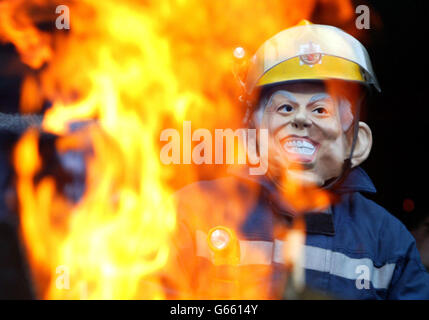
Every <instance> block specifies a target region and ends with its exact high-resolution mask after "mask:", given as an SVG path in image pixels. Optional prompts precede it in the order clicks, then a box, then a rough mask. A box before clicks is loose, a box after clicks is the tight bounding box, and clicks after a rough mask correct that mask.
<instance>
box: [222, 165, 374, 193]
mask: <svg viewBox="0 0 429 320" xmlns="http://www.w3.org/2000/svg"><path fill="white" fill-rule="evenodd" d="M229 173H231V174H233V175H235V176H237V177H239V178H242V179H245V180H250V181H252V182H256V183H258V184H260V185H261V186H263V187H264V188H266V189H267V190H269V191H275V188H276V187H275V186H274V184H273V183H272V182H271V181H270V180H269V179H268V178H267V177H266V176H252V175H249V174H248V170H236V169H233V168H231V169H230V170H229ZM336 192H338V193H349V192H367V193H376V192H377V189H376V188H375V186H374V184H373V182H372V180H371V178H370V177H369V176H368V174H367V173H366V172H365V170H363V169H362V168H361V167H355V168H353V169H352V170H350V172H349V174H348V175H347V177H346V178H345V179H344V181H343V182H342V183H341V185H340V186H338V187H337V188H336Z"/></svg>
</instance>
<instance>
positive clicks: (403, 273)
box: [388, 225, 429, 300]
mask: <svg viewBox="0 0 429 320" xmlns="http://www.w3.org/2000/svg"><path fill="white" fill-rule="evenodd" d="M398 231H399V233H396V234H395V240H394V242H393V243H396V245H394V247H395V251H396V253H397V254H400V256H399V258H398V260H397V262H396V267H395V271H394V273H393V276H392V280H391V283H390V287H389V292H388V298H389V299H401V300H429V274H428V272H427V271H426V269H425V267H424V266H423V264H422V262H421V259H420V254H419V252H418V250H417V247H416V242H415V240H414V238H413V236H412V235H411V234H410V233H409V232H408V230H406V228H405V227H404V226H403V225H401V226H400V230H398Z"/></svg>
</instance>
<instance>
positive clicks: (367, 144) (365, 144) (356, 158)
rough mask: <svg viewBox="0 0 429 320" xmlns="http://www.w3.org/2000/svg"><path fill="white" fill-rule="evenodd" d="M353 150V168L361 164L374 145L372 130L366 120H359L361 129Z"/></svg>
mask: <svg viewBox="0 0 429 320" xmlns="http://www.w3.org/2000/svg"><path fill="white" fill-rule="evenodd" d="M356 139H357V140H356V145H355V148H354V151H353V157H352V168H354V167H356V166H358V165H360V164H361V163H362V162H364V161H365V160H366V158H368V156H369V152H370V151H371V147H372V132H371V129H370V128H369V127H368V125H367V124H366V123H365V122H361V121H359V129H358V134H357V138H356Z"/></svg>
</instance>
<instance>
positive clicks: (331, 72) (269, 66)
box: [245, 20, 381, 95]
mask: <svg viewBox="0 0 429 320" xmlns="http://www.w3.org/2000/svg"><path fill="white" fill-rule="evenodd" d="M327 79H339V80H347V81H357V82H361V83H365V84H368V85H369V84H372V85H373V86H374V87H375V88H376V89H377V90H378V91H381V90H380V86H379V85H378V81H377V78H376V76H375V74H374V70H373V68H372V65H371V61H370V58H369V55H368V52H367V51H366V49H365V47H364V46H363V45H362V44H361V43H360V42H359V41H358V40H356V39H355V38H354V37H352V36H351V35H349V34H348V33H346V32H344V31H342V30H341V29H338V28H336V27H332V26H328V25H319V24H311V23H310V22H308V21H307V20H303V21H301V22H300V23H299V24H298V25H297V26H294V27H291V28H289V29H286V30H283V31H281V32H280V33H278V34H276V35H275V36H274V37H272V38H270V39H268V40H267V41H266V42H265V43H264V44H263V45H262V46H261V47H260V48H259V49H258V50H257V52H256V54H255V55H254V56H253V57H252V58H251V60H250V66H249V69H248V73H247V77H246V81H245V90H246V93H247V94H249V95H250V94H251V93H252V92H253V90H254V89H255V88H256V87H259V86H265V85H271V84H276V83H279V84H280V83H283V82H286V81H296V80H327Z"/></svg>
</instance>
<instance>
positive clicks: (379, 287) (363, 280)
mask: <svg viewBox="0 0 429 320" xmlns="http://www.w3.org/2000/svg"><path fill="white" fill-rule="evenodd" d="M243 84H244V95H243V97H242V101H243V102H244V103H245V105H246V107H247V108H248V112H247V113H246V122H247V124H248V125H249V127H251V128H256V129H266V130H268V131H269V136H270V139H269V145H268V146H267V147H268V150H269V157H268V163H267V164H266V165H267V169H268V170H267V173H266V174H265V175H264V176H252V175H249V174H247V175H246V174H243V171H240V172H239V173H237V174H234V175H232V176H231V177H227V178H222V179H217V180H214V181H201V182H198V183H196V184H193V185H190V186H188V187H186V188H184V189H182V190H180V191H179V192H178V193H177V204H178V211H179V214H180V215H179V225H180V228H179V229H178V230H179V231H178V232H179V233H178V238H179V239H180V240H179V241H178V251H177V252H178V256H179V260H180V257H186V258H183V259H182V261H181V262H180V265H181V267H182V268H183V272H184V275H185V276H186V275H187V277H188V279H189V281H190V287H189V290H193V292H197V296H200V297H203V298H204V297H210V294H211V292H212V291H213V288H215V286H214V285H213V284H212V285H209V283H212V282H210V281H211V280H212V279H207V277H208V275H210V276H213V277H215V278H216V277H218V276H219V272H218V271H216V272H215V273H210V272H206V271H207V270H209V269H210V268H212V267H213V266H214V268H216V267H222V265H224V266H226V265H228V262H225V261H224V260H225V257H228V256H229V255H231V254H232V255H234V257H235V258H231V259H229V261H233V262H231V263H230V266H231V265H232V266H233V267H234V268H242V270H249V269H251V270H253V271H252V274H253V277H252V280H253V281H254V282H255V288H256V287H258V285H259V286H260V288H261V291H260V294H261V295H263V294H264V293H263V290H268V291H269V292H270V293H268V296H269V297H273V298H281V297H283V296H284V295H282V294H281V290H280V291H279V289H278V285H279V284H280V283H281V284H284V281H283V280H284V276H283V275H284V272H285V270H287V269H285V268H284V264H285V260H284V258H283V255H282V250H283V248H284V246H285V243H284V232H279V230H288V229H287V228H288V227H290V226H293V225H294V221H296V220H297V219H304V221H305V230H306V237H305V244H304V246H303V252H304V253H303V259H302V267H303V269H304V270H305V272H304V279H305V286H306V287H308V288H311V289H313V290H316V291H318V292H323V293H325V294H328V295H329V296H331V297H337V298H347V299H429V276H428V274H427V273H426V271H425V268H424V267H423V265H422V263H421V261H420V257H419V254H418V251H417V249H416V244H415V241H414V238H413V237H412V235H411V234H410V233H409V232H408V231H407V230H406V228H405V227H404V226H403V225H402V223H401V222H400V221H399V220H397V219H396V218H395V217H393V216H392V215H391V214H390V213H389V212H387V211H386V210H385V209H383V208H382V207H380V206H379V205H377V204H376V203H374V202H373V201H371V200H369V199H367V198H366V197H365V196H364V194H365V193H374V192H376V189H375V187H374V185H373V183H372V182H371V180H370V178H369V177H368V175H367V174H366V173H365V172H364V170H363V169H362V168H361V167H360V166H359V165H360V164H361V163H362V162H364V161H365V159H366V158H367V157H368V155H369V153H370V150H371V146H372V134H371V130H370V128H369V127H368V125H367V124H365V123H364V122H362V121H359V114H360V109H361V107H362V106H363V105H364V104H365V101H366V97H367V96H368V92H369V91H370V90H372V88H375V89H376V90H378V91H380V87H379V84H378V82H377V79H376V77H375V74H374V70H373V68H372V66H371V62H370V58H369V56H368V53H367V51H366V49H365V48H364V47H363V45H362V44H361V43H360V42H359V41H358V40H356V39H355V38H354V37H352V36H351V35H349V34H347V33H345V32H344V31H342V30H340V29H338V28H335V27H332V26H327V25H317V24H311V23H309V22H308V21H303V22H302V23H300V24H299V25H297V26H294V27H292V28H289V29H286V30H284V31H282V32H280V33H278V34H277V35H275V36H274V37H273V38H271V39H269V40H267V41H266V42H265V43H264V44H263V45H262V46H261V47H260V49H259V50H258V51H257V52H256V54H255V55H254V56H253V58H252V59H251V63H250V67H249V70H248V73H247V77H246V79H245V80H244V81H243ZM296 183H298V184H299V186H300V188H301V189H302V190H305V191H306V190H308V192H304V194H305V195H306V196H307V198H305V199H304V200H305V202H306V203H312V204H314V205H313V206H309V207H308V206H307V207H305V209H302V208H303V207H302V206H301V207H299V206H297V205H296V204H295V203H294V202H295V201H294V200H296V199H294V197H296V194H292V195H291V194H290V193H291V188H290V185H291V184H296ZM315 187H316V190H317V191H318V192H317V193H312V192H311V191H312V190H315ZM320 192H322V193H323V194H325V193H328V194H329V195H330V197H329V201H328V202H327V203H324V204H321V203H320V202H317V201H312V200H314V199H312V198H311V197H313V195H314V196H316V195H320ZM288 194H289V195H288ZM243 217H244V218H243ZM279 225H280V226H285V228H286V229H281V228H277V226H279ZM224 249H225V250H226V251H225V250H224ZM191 256H192V257H195V259H192V258H189V257H191ZM227 260H228V259H227ZM266 268H270V270H271V272H270V275H269V277H268V278H267V276H266V274H267V273H266ZM234 270H235V269H234ZM240 270H241V269H240ZM224 271H225V270H224ZM222 272H223V271H222ZM222 272H221V274H227V277H234V275H235V276H237V275H239V274H241V273H242V272H241V271H240V272H236V273H234V272H235V271H233V270H232V271H231V270H230V269H228V270H227V271H225V273H222ZM243 274H244V271H243ZM220 277H221V276H220ZM237 281H238V280H237ZM246 281H248V279H246ZM267 281H269V282H270V283H271V285H270V286H268V289H266V286H264V284H266V283H267ZM232 283H235V282H234V281H232ZM210 288H211V289H210ZM210 290H212V291H210ZM225 290H227V289H225ZM279 292H280V293H279ZM235 297H236V296H235ZM242 297H244V298H246V297H247V296H246V295H245V294H244V295H243V296H242ZM250 297H253V298H254V296H251V295H250Z"/></svg>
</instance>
